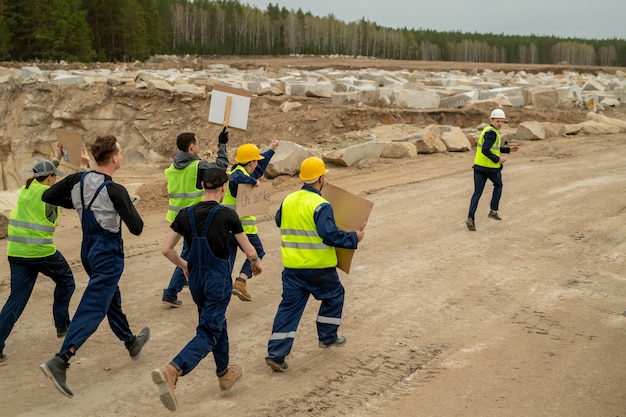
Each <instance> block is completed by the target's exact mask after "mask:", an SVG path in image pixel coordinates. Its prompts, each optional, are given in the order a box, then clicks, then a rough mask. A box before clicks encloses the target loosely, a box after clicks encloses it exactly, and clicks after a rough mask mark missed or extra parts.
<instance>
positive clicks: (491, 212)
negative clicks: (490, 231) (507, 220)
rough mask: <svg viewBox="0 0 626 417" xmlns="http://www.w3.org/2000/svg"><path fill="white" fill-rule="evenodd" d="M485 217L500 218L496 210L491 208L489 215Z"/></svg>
mask: <svg viewBox="0 0 626 417" xmlns="http://www.w3.org/2000/svg"><path fill="white" fill-rule="evenodd" d="M487 217H489V218H490V219H494V220H502V217H500V216H498V212H497V211H493V210H491V211H490V212H489V215H488V216H487Z"/></svg>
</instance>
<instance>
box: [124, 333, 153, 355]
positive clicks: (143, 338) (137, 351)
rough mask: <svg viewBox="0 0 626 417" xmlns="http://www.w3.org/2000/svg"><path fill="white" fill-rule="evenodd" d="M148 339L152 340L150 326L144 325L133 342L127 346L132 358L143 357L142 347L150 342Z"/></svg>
mask: <svg viewBox="0 0 626 417" xmlns="http://www.w3.org/2000/svg"><path fill="white" fill-rule="evenodd" d="M148 340H150V328H149V327H144V328H143V329H141V331H140V332H139V334H138V335H137V336H135V338H134V339H133V340H132V342H130V343H129V344H128V345H127V346H126V349H128V353H129V354H130V357H131V359H132V360H135V361H136V360H137V359H139V358H140V357H141V349H142V348H143V347H144V345H145V344H146V343H148Z"/></svg>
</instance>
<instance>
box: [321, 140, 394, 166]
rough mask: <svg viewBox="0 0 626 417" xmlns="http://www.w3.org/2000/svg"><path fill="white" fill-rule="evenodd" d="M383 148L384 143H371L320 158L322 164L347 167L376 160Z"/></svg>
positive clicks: (350, 147)
mask: <svg viewBox="0 0 626 417" xmlns="http://www.w3.org/2000/svg"><path fill="white" fill-rule="evenodd" d="M384 147H385V142H378V141H372V142H367V143H361V144H358V145H354V146H349V147H347V148H345V149H338V150H335V151H330V152H327V153H325V154H324V155H323V156H322V159H323V160H324V162H331V163H333V164H335V165H340V166H344V167H349V166H352V165H354V164H355V163H356V162H359V161H361V160H362V159H377V158H380V154H381V153H382V151H383V148H384Z"/></svg>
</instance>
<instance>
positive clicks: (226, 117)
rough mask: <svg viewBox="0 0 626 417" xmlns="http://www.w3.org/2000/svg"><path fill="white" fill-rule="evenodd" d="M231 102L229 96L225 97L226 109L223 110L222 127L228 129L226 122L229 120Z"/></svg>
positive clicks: (231, 99)
mask: <svg viewBox="0 0 626 417" xmlns="http://www.w3.org/2000/svg"><path fill="white" fill-rule="evenodd" d="M232 101H233V98H232V97H231V96H226V107H225V108H224V127H228V121H229V120H230V104H231V102H232Z"/></svg>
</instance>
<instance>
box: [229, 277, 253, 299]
mask: <svg viewBox="0 0 626 417" xmlns="http://www.w3.org/2000/svg"><path fill="white" fill-rule="evenodd" d="M233 294H235V295H236V296H237V297H239V299H240V300H241V301H252V296H251V295H250V293H249V292H248V290H247V289H246V281H244V280H243V279H242V278H237V279H236V280H235V283H234V284H233Z"/></svg>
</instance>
